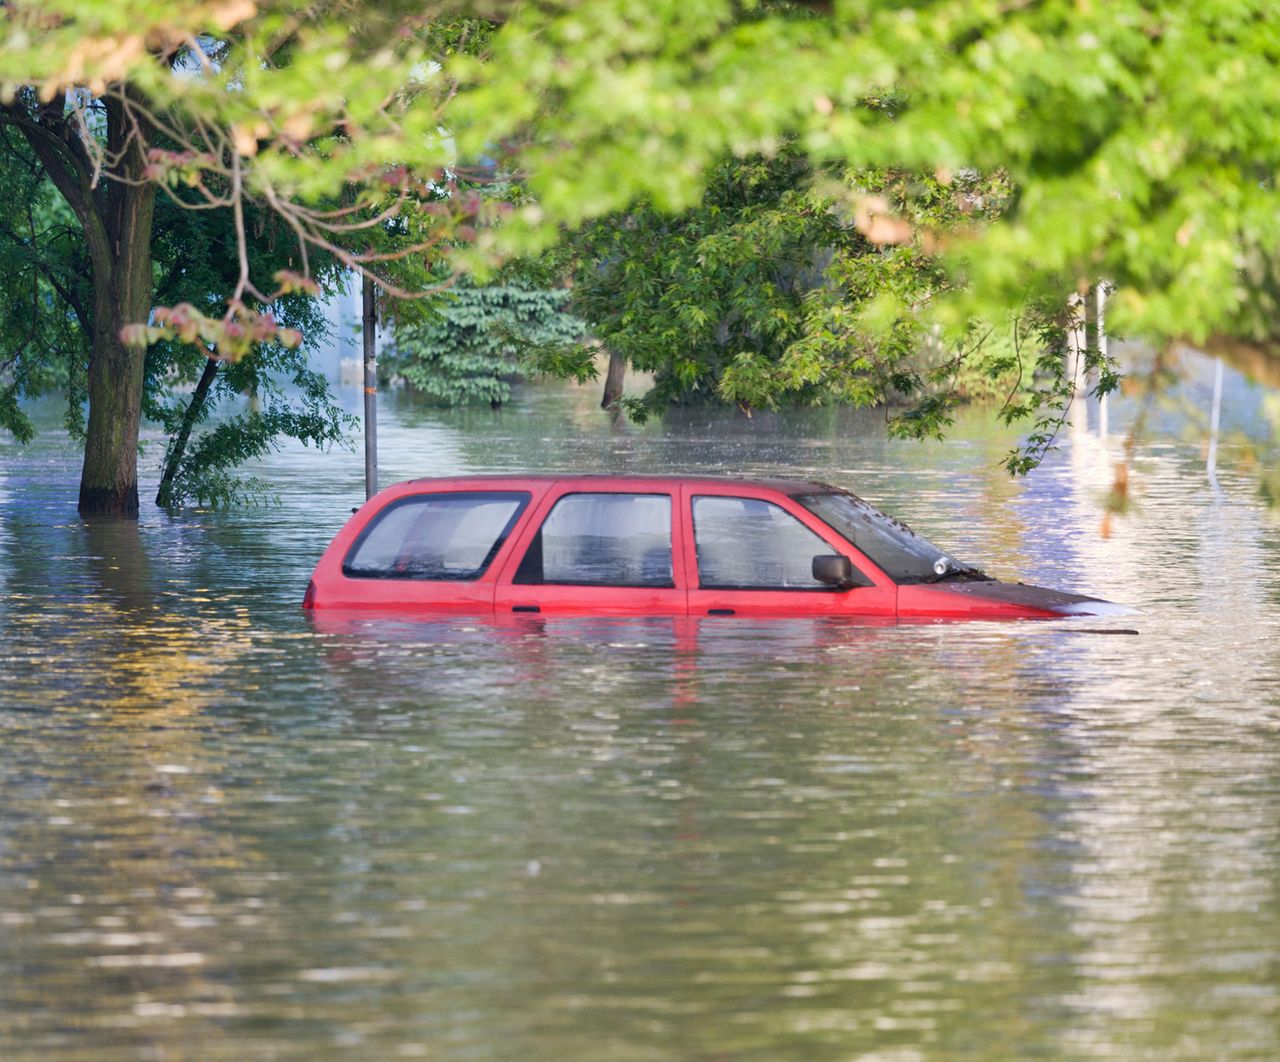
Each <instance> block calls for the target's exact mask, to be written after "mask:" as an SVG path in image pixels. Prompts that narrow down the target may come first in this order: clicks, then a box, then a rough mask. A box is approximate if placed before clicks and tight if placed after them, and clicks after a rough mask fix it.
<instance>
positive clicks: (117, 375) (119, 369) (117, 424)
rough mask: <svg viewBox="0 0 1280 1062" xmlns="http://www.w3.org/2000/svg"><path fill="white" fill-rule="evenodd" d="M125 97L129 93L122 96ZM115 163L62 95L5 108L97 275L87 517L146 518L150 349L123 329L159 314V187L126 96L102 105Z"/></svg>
mask: <svg viewBox="0 0 1280 1062" xmlns="http://www.w3.org/2000/svg"><path fill="white" fill-rule="evenodd" d="M124 91H126V92H127V90H124ZM103 107H104V110H105V113H106V144H105V152H104V153H103V157H104V158H105V159H108V160H110V162H109V164H108V165H107V166H105V167H103V168H102V169H99V167H98V165H97V164H96V163H95V161H94V160H93V159H92V158H91V157H90V156H89V154H88V152H87V151H86V150H85V147H84V144H83V143H82V142H81V140H80V131H79V129H78V128H77V127H76V125H75V124H74V123H73V122H72V121H70V120H69V119H68V117H67V115H66V114H65V110H66V108H65V102H64V101H63V100H61V99H56V100H53V101H51V102H50V103H47V104H38V105H35V106H32V105H31V100H30V99H25V100H21V101H17V102H15V103H12V104H9V105H6V106H5V107H4V109H3V114H2V115H0V120H3V121H5V122H6V123H8V124H13V125H16V126H17V127H18V128H19V129H21V130H22V132H23V134H24V135H25V136H26V138H27V141H28V143H30V145H31V147H32V149H33V150H34V151H35V153H36V156H37V157H38V158H39V159H40V162H41V164H42V165H43V166H44V169H45V172H46V173H47V174H48V176H49V179H50V181H52V182H53V185H54V187H56V188H57V189H58V191H59V192H60V193H61V194H62V197H63V198H64V199H65V200H66V201H67V205H68V206H69V207H70V208H71V210H72V211H73V212H74V213H75V215H76V218H77V220H78V221H79V222H80V227H81V229H82V231H83V233H84V239H85V245H86V247H87V249H88V252H89V260H90V262H91V263H92V271H93V333H92V335H93V348H92V352H91V353H90V356H89V373H88V392H89V420H88V425H87V427H86V437H85V447H84V467H83V469H82V471H81V475H80V502H79V510H80V515H81V516H86V517H89V516H116V517H136V516H137V515H138V428H139V425H140V422H141V420H142V387H143V363H144V360H145V354H146V351H145V348H144V347H141V346H127V345H126V344H125V343H124V342H123V341H122V340H121V338H120V330H121V328H123V327H124V326H125V325H127V324H141V323H143V322H145V321H146V319H147V315H148V313H149V312H150V310H151V286H152V279H151V228H152V219H153V216H154V213H155V201H156V187H155V185H154V184H152V183H151V182H150V181H148V180H146V178H145V175H144V171H145V169H146V164H147V159H146V146H147V139H148V132H149V131H148V130H147V129H146V128H145V127H144V126H143V124H142V119H141V118H140V117H138V115H137V114H136V113H130V110H129V109H128V108H127V107H126V105H125V103H124V102H123V100H122V99H121V98H120V97H119V96H118V95H111V94H108V95H107V96H105V97H104V99H103Z"/></svg>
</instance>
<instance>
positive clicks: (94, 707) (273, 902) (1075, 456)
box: [0, 389, 1280, 1062]
mask: <svg viewBox="0 0 1280 1062" xmlns="http://www.w3.org/2000/svg"><path fill="white" fill-rule="evenodd" d="M594 398H595V396H594V394H592V393H589V392H582V391H572V390H568V391H566V390H562V389H529V390H527V391H526V392H525V393H524V395H523V397H522V401H521V402H520V403H519V404H518V405H516V406H513V407H510V408H508V409H506V410H503V411H501V412H499V413H491V412H490V411H488V410H483V411H471V412H451V413H450V412H433V411H429V410H421V409H415V408H414V407H412V406H411V405H408V404H406V403H404V402H403V400H397V399H396V398H395V397H394V396H391V397H390V399H389V401H388V404H387V405H386V406H385V407H384V409H383V414H382V416H383V422H384V429H385V430H384V435H383V450H382V468H383V482H384V483H389V482H392V481H394V480H396V479H400V478H406V477H409V476H411V475H422V474H433V473H436V474H441V473H450V472H460V471H491V470H502V469H517V468H530V469H573V470H611V471H659V470H660V471H664V472H666V471H684V470H714V471H716V472H742V473H761V472H768V473H773V474H801V475H806V476H817V477H819V478H822V479H824V480H828V481H830V482H834V483H837V484H840V485H842V486H847V487H849V488H851V489H853V490H855V491H856V492H858V493H860V494H862V495H863V496H865V497H867V498H868V499H869V500H872V501H874V502H876V503H877V504H879V505H881V506H882V507H883V508H886V509H887V510H889V511H890V512H892V513H894V514H895V515H898V516H900V517H902V518H904V519H906V520H907V521H908V522H910V523H912V524H913V525H914V526H916V527H917V528H918V529H919V530H920V531H921V532H923V533H924V534H926V535H928V536H929V537H930V538H933V539H934V540H935V541H937V542H938V543H940V544H941V545H943V546H945V547H947V548H949V549H950V550H951V551H952V553H953V555H955V556H957V557H959V558H961V559H963V560H968V561H973V562H976V563H978V564H980V565H982V566H984V567H986V568H987V569H988V570H989V571H991V572H992V573H994V574H997V575H999V576H1001V577H1003V578H1007V579H1023V580H1025V581H1028V582H1040V583H1045V584H1048V585H1053V586H1058V587H1063V588H1066V589H1071V590H1077V591H1083V592H1087V593H1094V594H1097V595H1099V596H1102V597H1105V598H1109V599H1112V600H1117V601H1122V602H1125V603H1128V604H1131V605H1133V606H1136V607H1138V608H1140V609H1142V610H1143V613H1142V614H1140V615H1138V616H1135V617H1128V618H1126V619H1124V620H1088V621H1074V622H1055V623H1021V624H1018V623H1013V624H1009V623H1006V624H948V625H932V626H903V627H897V626H882V627H869V626H858V625H855V624H847V623H838V622H834V621H787V622H750V621H746V620H729V619H708V620H704V621H680V622H676V621H673V620H664V619H653V620H644V621H612V622H604V621H595V622H588V621H569V620H561V621H554V620H542V621H539V620H538V618H536V617H529V618H524V619H522V621H520V622H516V621H515V620H510V621H507V622H504V623H501V624H495V623H491V622H490V623H485V622H478V621H464V620H458V619H450V620H445V621H439V622H431V621H427V620H423V621H412V622H410V621H405V622H398V623H396V622H367V623H345V624H344V623H342V622H335V623H327V622H325V621H324V620H323V619H313V618H312V617H309V616H307V615H305V614H304V613H302V612H301V611H300V609H299V607H298V605H299V601H300V598H301V596H302V593H303V590H304V588H305V586H306V582H307V578H308V575H309V572H310V568H311V566H312V565H313V564H314V562H315V560H316V558H317V557H318V556H319V554H320V552H321V551H322V549H323V548H324V546H325V545H326V543H327V542H328V540H329V538H330V536H331V535H332V534H333V532H334V531H336V530H337V528H338V527H339V526H340V525H341V524H342V522H343V520H344V518H345V517H346V516H347V515H348V514H349V512H350V509H351V507H352V506H353V505H356V504H358V503H359V502H360V501H361V500H362V498H363V494H362V478H361V477H362V463H361V458H360V455H359V454H358V453H351V454H343V453H339V454H335V455H329V456H321V455H317V454H315V453H314V452H313V451H308V450H303V449H298V450H288V451H286V452H283V453H281V454H279V455H276V456H275V457H274V458H272V459H271V460H269V461H267V462H264V463H263V464H262V466H261V467H260V468H259V469H257V472H256V474H257V475H258V476H259V477H260V478H262V479H263V480H264V482H265V483H266V484H267V485H268V486H269V487H270V489H271V490H272V491H273V492H274V493H275V494H276V495H277V496H278V497H279V499H280V502H281V504H280V505H278V506H267V507H262V508H257V509H247V510H242V511H236V512H231V513H208V512H189V513H185V514H183V515H180V516H177V517H172V518H171V517H168V516H165V515H163V514H160V513H157V512H156V511H155V510H154V509H153V508H152V507H151V506H149V505H147V504H145V502H144V513H143V518H142V520H141V521H140V523H139V524H138V525H137V526H136V527H135V526H111V525H105V526H85V525H83V524H82V523H80V522H79V521H78V520H77V519H76V515H75V511H74V495H75V483H76V478H77V472H78V468H77V461H76V458H75V455H74V453H73V451H72V449H71V448H70V447H69V446H67V445H66V444H65V443H61V442H59V441H58V439H57V436H56V433H54V432H52V431H51V432H49V433H47V434H46V435H44V436H42V438H41V439H40V440H39V441H37V442H36V443H35V444H33V446H32V447H31V448H29V449H27V450H26V451H23V450H22V449H21V448H19V447H18V446H17V445H16V444H14V443H13V442H12V441H11V440H7V439H6V440H0V602H2V603H3V604H2V606H0V609H2V611H0V683H2V685H0V704H2V707H0V727H2V728H3V738H2V740H3V745H2V748H0V809H2V810H0V1057H3V1058H5V1059H9V1060H14V1059H41V1060H45V1059H59V1060H61V1059H66V1060H81V1059H83V1060H90V1059H92V1060H94V1062H102V1060H108V1062H111V1060H116V1059H120V1060H124V1059H227V1060H246V1059H307V1060H315V1059H371V1060H374V1059H376V1060H382V1059H398V1058H428V1059H436V1060H448V1062H454V1060H458V1062H461V1060H485V1062H487V1060H505V1059H547V1060H596V1059H609V1060H617V1062H630V1060H655V1062H656V1060H664V1062H665V1060H706V1062H740V1060H761V1062H763V1060H776V1059H803V1060H806V1062H809V1060H813V1062H825V1060H841V1062H845V1060H859V1059H860V1060H873V1059H874V1060H882V1062H907V1060H934V1059H974V1060H992V1059H1029V1058H1043V1059H1126V1060H1127V1059H1152V1060H1157V1059H1158V1060H1162V1062H1163V1060H1169V1059H1187V1060H1197V1062H1199V1060H1203V1059H1208V1058H1213V1059H1231V1060H1237V1059H1259V1060H1264V1059H1265V1060H1273V1059H1276V1058H1280V650H1278V648H1277V647H1278V646H1280V641H1278V640H1277V635H1278V634H1280V537H1278V536H1277V524H1276V516H1275V514H1274V512H1273V511H1271V510H1269V509H1268V508H1267V506H1266V505H1265V504H1264V503H1263V502H1262V501H1261V500H1260V498H1259V494H1258V481H1259V474H1260V473H1259V471H1258V470H1257V469H1256V468H1253V467H1250V460H1252V457H1251V456H1250V455H1251V453H1252V452H1253V451H1252V449H1251V447H1252V446H1253V444H1250V443H1248V442H1247V441H1241V440H1237V441H1236V442H1232V441H1231V440H1230V439H1228V440H1227V441H1226V442H1225V443H1224V446H1223V448H1222V449H1221V451H1220V454H1219V461H1220V465H1221V468H1220V472H1219V479H1220V487H1221V489H1220V493H1214V492H1213V491H1212V490H1210V489H1209V487H1208V486H1207V483H1206V478H1205V472H1204V465H1203V455H1202V446H1201V442H1200V441H1198V440H1197V439H1194V438H1190V439H1187V440H1183V439H1182V438H1181V437H1180V436H1178V435H1177V433H1176V432H1172V433H1171V432H1167V431H1164V428H1163V427H1162V429H1161V430H1162V432H1163V434H1161V435H1159V436H1152V437H1148V438H1146V439H1145V440H1143V441H1142V442H1141V443H1140V445H1139V446H1138V449H1137V451H1136V454H1135V458H1134V461H1133V495H1134V506H1133V508H1132V510H1131V511H1130V512H1129V513H1128V514H1127V515H1125V516H1123V517H1122V518H1119V519H1116V520H1114V521H1113V522H1112V526H1111V528H1110V534H1109V535H1104V534H1103V523H1104V519H1103V515H1104V509H1103V500H1104V496H1105V493H1106V489H1107V487H1108V485H1109V484H1110V482H1111V478H1112V464H1113V462H1114V460H1115V458H1116V457H1117V456H1118V455H1119V453H1120V451H1121V446H1122V442H1123V439H1122V436H1121V435H1119V434H1112V435H1111V436H1109V437H1108V438H1106V439H1099V438H1098V436H1097V434H1096V432H1090V431H1080V432H1077V433H1075V434H1074V436H1073V435H1072V434H1071V433H1070V432H1068V433H1067V436H1066V438H1065V440H1064V441H1065V446H1064V449H1063V451H1062V452H1061V453H1060V454H1059V455H1057V456H1056V457H1054V458H1053V459H1052V460H1051V461H1050V463H1049V464H1048V465H1047V466H1046V467H1045V468H1043V469H1042V470H1041V471H1040V472H1038V473H1036V474H1035V475H1033V476H1032V477H1031V478H1030V479H1028V480H1026V481H1020V482H1014V481H1011V480H1009V479H1008V478H1007V476H1006V475H1005V474H1004V473H1003V471H1001V469H1000V468H999V467H998V461H999V458H1000V456H1001V455H1002V453H1003V452H1004V451H1005V449H1007V447H1008V444H1009V439H1008V438H1001V437H995V436H993V435H992V434H991V433H990V431H989V429H988V424H989V422H988V420H986V419H985V418H984V417H983V416H981V415H978V414H970V415H966V416H965V417H963V418H962V420H961V422H960V423H959V424H958V425H957V428H956V431H955V434H954V435H953V437H952V439H951V440H950V441H949V442H947V443H943V444H929V445H924V446H921V445H917V444H911V443H890V442H887V441H886V440H885V438H884V435H883V431H882V428H881V426H880V425H879V423H878V421H877V419H876V417H874V416H854V415H851V414H847V413H841V414H837V413H832V412H830V411H822V410H819V411H812V412H804V413H795V414H789V415H787V416H777V417H771V416H762V417H757V418H755V419H753V420H750V421H747V420H743V419H741V418H737V417H734V416H733V415H728V414H724V415H710V414H707V413H705V412H703V413H700V414H696V415H693V414H685V415H677V416H673V417H672V418H670V419H669V420H668V421H667V422H665V423H659V424H651V425H646V426H643V427H635V426H611V425H610V424H609V422H608V421H607V419H605V418H604V417H603V416H602V415H601V414H599V412H598V411H596V410H595V408H594ZM55 416H56V411H54V412H51V413H50V420H52V419H54V417H55ZM1126 416H1128V417H1130V418H1131V416H1132V410H1129V412H1128V413H1126V411H1125V407H1124V403H1120V404H1119V405H1118V406H1117V407H1116V408H1115V409H1113V411H1112V413H1111V423H1112V427H1113V429H1116V430H1120V429H1123V426H1124V422H1125V419H1126ZM1224 421H1225V422H1226V423H1227V424H1228V425H1229V424H1230V423H1231V411H1230V410H1228V411H1227V413H1226V414H1225V415H1224ZM159 451H160V447H159V446H158V444H155V443H153V444H152V447H151V449H150V450H149V451H148V453H147V456H146V459H145V462H144V468H145V472H144V475H147V476H149V477H150V479H151V482H154V467H155V464H156V462H157V461H158V459H159ZM1118 628H1128V629H1135V630H1137V631H1139V633H1138V634H1137V635H1136V636H1134V635H1128V634H1119V633H1111V634H1106V633H1090V632H1093V631H1099V630H1116V629H1118Z"/></svg>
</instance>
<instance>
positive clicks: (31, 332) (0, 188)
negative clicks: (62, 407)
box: [0, 128, 92, 442]
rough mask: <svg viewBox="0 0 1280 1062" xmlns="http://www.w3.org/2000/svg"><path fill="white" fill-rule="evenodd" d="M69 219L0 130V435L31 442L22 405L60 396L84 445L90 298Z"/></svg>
mask: <svg viewBox="0 0 1280 1062" xmlns="http://www.w3.org/2000/svg"><path fill="white" fill-rule="evenodd" d="M87 272H88V264H87V261H86V256H85V252H84V247H83V243H82V241H81V240H80V239H79V238H78V234H77V231H76V222H75V219H74V218H73V217H72V216H71V212H70V210H68V209H67V207H66V204H65V203H64V202H63V200H62V199H61V197H59V196H58V195H57V194H56V193H55V192H54V191H53V189H52V188H51V187H50V186H49V185H48V184H47V182H45V180H44V175H43V172H42V171H41V169H40V167H39V165H38V163H37V162H36V160H35V158H34V156H33V155H32V153H31V151H30V149H29V147H28V146H27V144H26V142H25V141H24V140H23V139H22V138H21V137H20V136H17V135H16V134H15V133H14V132H13V131H12V130H9V129H4V128H0V428H3V429H6V430H8V431H10V432H12V433H13V435H14V436H15V437H16V438H18V439H19V440H21V441H23V442H26V441H29V440H30V439H31V438H32V437H33V435H34V431H35V429H34V428H33V426H32V424H31V422H30V420H29V419H28V418H27V416H26V414H25V413H24V412H23V409H22V400H23V399H26V398H34V397H37V396H39V395H42V394H47V393H49V392H52V391H55V390H58V389H63V390H65V392H66V394H67V398H68V404H67V415H66V418H65V419H66V424H67V428H68V430H69V431H70V432H71V433H72V435H73V436H76V437H79V438H83V435H84V417H83V412H82V402H83V398H84V386H85V366H86V364H87V360H88V349H89V345H88V333H87V326H88V324H89V323H90V322H91V317H90V315H89V308H91V306H92V292H91V290H90V288H89V285H88V280H87V277H86V274H87Z"/></svg>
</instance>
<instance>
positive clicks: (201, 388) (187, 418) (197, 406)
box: [156, 358, 221, 508]
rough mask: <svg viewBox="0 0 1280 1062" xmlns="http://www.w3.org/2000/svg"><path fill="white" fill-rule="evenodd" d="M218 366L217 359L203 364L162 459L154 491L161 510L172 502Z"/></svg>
mask: <svg viewBox="0 0 1280 1062" xmlns="http://www.w3.org/2000/svg"><path fill="white" fill-rule="evenodd" d="M220 364H221V362H219V361H218V359H217V358H209V359H208V360H207V361H206V362H205V363H204V372H202V373H201V374H200V380H199V382H198V383H197V384H196V389H195V391H194V392H193V393H192V395H191V401H190V402H188V403H187V408H186V410H185V411H184V412H183V414H182V424H181V425H180V426H179V427H178V434H177V435H175V436H174V437H173V442H172V443H170V444H169V452H168V453H166V454H165V458H164V471H163V473H162V474H161V476H160V489H159V490H158V491H156V504H157V505H159V506H161V507H162V508H163V507H165V506H167V505H169V504H170V503H171V502H172V501H173V481H174V480H175V479H176V478H177V477H178V469H180V468H181V467H182V458H183V457H184V456H185V455H186V452H187V440H189V439H190V438H191V429H192V428H194V427H195V425H196V421H198V420H199V419H200V414H201V412H202V411H203V410H204V401H205V397H206V396H207V395H208V394H209V388H210V387H212V386H213V378H214V377H215V376H217V375H218V366H219V365H220Z"/></svg>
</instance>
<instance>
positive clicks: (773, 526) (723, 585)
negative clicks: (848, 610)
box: [693, 495, 836, 590]
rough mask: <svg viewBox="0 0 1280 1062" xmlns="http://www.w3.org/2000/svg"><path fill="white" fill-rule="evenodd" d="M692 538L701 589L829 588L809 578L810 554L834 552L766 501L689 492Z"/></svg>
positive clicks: (810, 568)
mask: <svg viewBox="0 0 1280 1062" xmlns="http://www.w3.org/2000/svg"><path fill="white" fill-rule="evenodd" d="M693 541H694V547H695V549H696V551H697V555H698V585H699V586H700V587H702V588H703V589H708V590H712V589H714V590H832V589H833V587H831V586H829V585H828V584H826V583H822V582H819V581H818V580H817V579H815V578H814V577H813V558H814V557H816V556H820V555H827V556H829V555H831V554H833V553H835V552H836V550H835V549H834V548H833V547H832V546H830V545H828V544H827V542H826V541H824V540H823V539H822V537H821V536H819V535H816V534H814V533H813V532H812V531H810V530H809V529H808V528H807V527H805V526H804V524H802V523H801V522H800V521H799V520H797V519H796V518H795V517H794V516H792V515H791V514H790V513H788V512H787V511H786V510H785V509H783V508H782V507H781V506H780V505H774V504H773V503H772V502H767V501H761V500H759V499H757V498H726V497H720V496H718V495H699V496H695V497H694V499H693Z"/></svg>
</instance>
